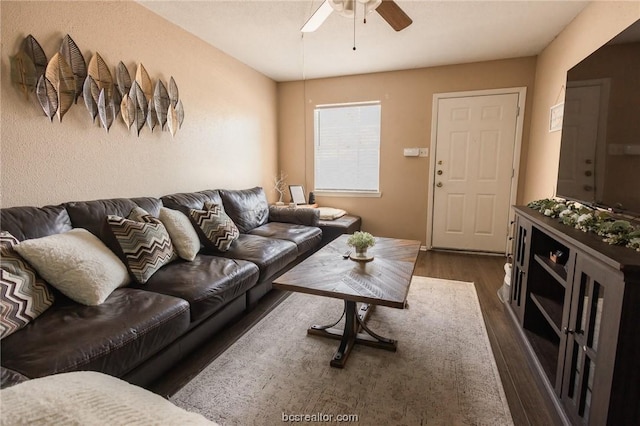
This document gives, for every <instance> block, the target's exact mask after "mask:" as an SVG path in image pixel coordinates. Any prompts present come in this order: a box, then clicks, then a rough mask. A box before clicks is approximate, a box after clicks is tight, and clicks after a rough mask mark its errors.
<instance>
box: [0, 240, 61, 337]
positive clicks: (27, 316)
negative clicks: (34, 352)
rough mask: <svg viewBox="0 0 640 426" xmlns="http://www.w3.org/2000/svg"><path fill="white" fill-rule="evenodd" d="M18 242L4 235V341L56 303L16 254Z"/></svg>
mask: <svg viewBox="0 0 640 426" xmlns="http://www.w3.org/2000/svg"><path fill="white" fill-rule="evenodd" d="M16 244H18V240H17V239H16V238H15V237H14V236H13V235H11V234H10V233H8V232H6V231H2V232H0V267H1V268H2V269H0V275H1V276H0V297H1V298H0V339H1V338H3V337H6V336H8V335H10V334H11V333H13V332H15V331H17V330H19V329H21V328H22V327H24V326H25V325H27V324H28V323H29V322H30V321H32V320H34V319H35V318H37V317H38V316H39V315H40V314H41V313H43V312H44V311H46V310H47V309H48V308H49V307H50V306H51V305H52V304H53V301H54V296H53V293H52V292H51V291H50V290H49V287H48V286H47V283H45V282H44V281H43V280H42V278H40V277H39V276H38V274H37V273H36V271H35V270H34V269H33V268H32V267H31V265H29V264H28V263H27V262H26V261H25V260H24V259H23V258H22V256H20V255H19V254H18V253H17V252H16V251H15V250H14V246H15V245H16Z"/></svg>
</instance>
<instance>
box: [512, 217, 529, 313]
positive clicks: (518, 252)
mask: <svg viewBox="0 0 640 426" xmlns="http://www.w3.org/2000/svg"><path fill="white" fill-rule="evenodd" d="M515 225H516V226H515V234H514V237H515V239H514V242H515V246H514V250H513V265H512V271H511V295H510V303H511V308H512V309H513V312H515V314H516V316H517V317H518V320H519V322H520V325H522V323H523V319H524V308H525V303H526V300H527V295H526V293H527V282H526V281H527V279H526V278H527V277H526V271H527V270H528V267H529V254H530V250H531V248H530V247H529V245H530V244H529V241H530V238H531V223H530V222H529V221H527V220H525V219H523V218H522V217H516V224H515Z"/></svg>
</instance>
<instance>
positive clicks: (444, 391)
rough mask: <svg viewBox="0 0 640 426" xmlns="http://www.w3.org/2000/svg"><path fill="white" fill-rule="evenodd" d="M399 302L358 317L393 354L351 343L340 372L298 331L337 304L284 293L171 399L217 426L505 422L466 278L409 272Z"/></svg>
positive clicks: (331, 316)
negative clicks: (405, 305)
mask: <svg viewBox="0 0 640 426" xmlns="http://www.w3.org/2000/svg"><path fill="white" fill-rule="evenodd" d="M408 301H409V309H405V310H400V309H392V308H387V307H380V306H377V307H376V308H375V310H374V311H373V313H372V314H371V315H370V316H369V320H368V323H367V324H368V325H369V326H370V328H371V329H372V330H373V331H375V332H378V333H379V334H381V335H383V336H386V337H392V338H395V339H397V340H398V351H397V352H395V353H393V352H388V351H384V350H381V349H375V348H370V347H365V346H359V345H356V346H355V348H354V349H353V350H352V352H351V354H350V356H349V359H348V362H347V365H346V367H345V368H344V369H342V370H341V369H336V368H332V367H330V366H329V361H330V359H331V358H332V357H333V353H334V352H335V350H336V349H337V347H338V343H339V342H338V341H337V340H331V339H326V338H322V337H316V336H307V334H306V329H307V327H308V326H309V325H311V324H327V323H331V322H332V320H333V321H335V320H336V319H337V318H338V317H339V316H340V314H341V312H342V309H343V302H342V301H341V300H338V299H330V298H326V297H321V296H313V295H305V294H299V293H295V294H292V295H291V296H290V297H288V298H287V299H286V300H284V301H283V302H282V303H281V304H280V305H279V306H277V307H276V308H275V309H274V310H273V311H272V312H270V313H269V314H268V315H267V316H266V317H265V318H264V319H263V320H262V321H260V323H258V324H257V325H256V326H255V327H253V328H252V329H251V330H249V331H248V332H247V333H246V334H245V335H244V336H242V337H241V338H240V339H239V340H238V341H237V342H236V343H234V344H233V345H232V346H231V347H230V348H229V349H228V350H227V351H226V352H224V353H223V354H222V355H221V356H219V357H218V358H217V359H216V360H214V361H213V362H212V363H211V364H210V365H209V366H207V367H206V368H205V369H204V371H202V372H201V373H200V374H199V375H198V376H196V377H195V378H194V379H193V380H192V381H191V382H189V383H188V384H187V385H186V386H185V387H184V388H182V389H181V390H180V391H179V392H178V393H176V394H175V395H174V396H173V397H172V398H171V400H172V401H173V402H174V403H175V404H176V405H178V406H180V407H183V408H186V409H188V410H191V411H195V412H198V413H200V414H202V415H204V416H205V417H207V418H209V419H211V420H214V421H216V422H218V423H220V424H222V425H276V424H281V423H282V421H283V419H285V418H288V419H289V420H291V416H292V415H309V416H310V417H309V419H311V420H314V419H315V420H329V419H331V420H332V423H335V422H336V420H338V416H339V415H345V414H346V415H356V416H357V419H358V423H359V424H361V425H510V424H513V423H512V420H511V414H510V411H509V406H508V404H507V400H506V398H505V395H504V390H503V388H502V384H501V382H500V377H499V375H498V370H497V367H496V364H495V360H494V358H493V354H492V352H491V347H490V344H489V339H488V337H487V332H486V329H485V325H484V320H483V318H482V313H481V312H480V305H479V304H478V297H477V295H476V291H475V287H474V285H473V283H466V282H460V281H449V280H440V279H435V278H425V277H414V278H413V282H412V284H411V288H410V291H409V296H408ZM313 416H315V417H313ZM294 419H296V418H295V417H294ZM297 419H298V420H302V417H298V418H297Z"/></svg>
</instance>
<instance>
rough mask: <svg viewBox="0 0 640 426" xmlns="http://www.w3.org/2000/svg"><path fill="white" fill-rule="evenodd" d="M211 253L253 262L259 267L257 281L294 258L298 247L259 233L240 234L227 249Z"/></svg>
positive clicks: (271, 275)
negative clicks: (222, 251)
mask: <svg viewBox="0 0 640 426" xmlns="http://www.w3.org/2000/svg"><path fill="white" fill-rule="evenodd" d="M212 254H215V255H216V256H223V257H226V258H229V259H242V260H248V261H249V262H252V263H255V264H256V265H257V266H258V268H259V269H260V278H259V280H258V281H264V280H266V279H268V278H271V277H273V275H275V274H276V272H278V271H280V270H281V269H282V268H284V267H285V266H287V265H288V264H289V263H291V262H293V261H294V260H296V258H297V256H298V247H297V246H296V244H295V243H292V242H291V241H286V240H278V239H275V238H266V237H262V236H260V235H251V234H240V236H239V237H238V239H237V240H236V241H234V243H233V244H232V245H231V247H230V248H229V250H227V251H225V252H224V253H219V252H215V253H212Z"/></svg>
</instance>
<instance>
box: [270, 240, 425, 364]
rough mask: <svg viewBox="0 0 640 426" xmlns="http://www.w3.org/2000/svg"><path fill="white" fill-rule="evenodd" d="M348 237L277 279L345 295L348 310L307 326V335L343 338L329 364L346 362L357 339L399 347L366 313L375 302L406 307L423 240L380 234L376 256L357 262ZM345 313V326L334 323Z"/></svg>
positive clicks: (285, 285) (292, 286) (278, 283)
mask: <svg viewBox="0 0 640 426" xmlns="http://www.w3.org/2000/svg"><path fill="white" fill-rule="evenodd" d="M348 237H349V236H348V235H342V236H340V237H338V238H337V239H336V240H334V241H333V242H331V243H330V244H328V245H326V246H325V247H323V248H322V249H320V250H319V251H317V252H316V253H314V254H312V255H311V256H310V257H309V258H308V259H306V260H304V261H303V262H302V263H300V264H299V265H296V266H295V267H294V268H293V269H291V270H290V271H288V272H286V273H285V274H283V275H282V276H280V277H279V278H277V279H276V280H275V281H274V282H273V286H274V287H275V288H278V289H282V290H289V291H296V292H300V293H308V294H316V295H319V296H326V297H333V298H337V299H342V300H344V305H345V306H344V311H343V313H342V316H341V317H340V318H339V319H338V320H337V321H336V322H334V323H332V324H329V325H312V326H311V327H310V328H309V329H308V330H307V333H308V334H313V335H317V336H324V337H329V338H332V339H338V340H340V346H339V347H338V350H337V351H336V353H335V355H334V356H333V359H332V360H331V363H330V364H331V366H332V367H338V368H342V367H344V365H345V363H346V362H347V358H348V356H349V353H350V352H351V349H352V348H353V346H354V345H355V344H356V343H357V344H362V345H367V346H372V347H375V348H381V349H386V350H389V351H394V352H395V350H396V348H397V342H396V341H395V340H393V339H389V338H386V337H382V336H379V335H378V334H376V333H374V332H373V331H371V330H370V329H369V328H368V327H367V325H366V317H367V315H368V314H369V313H370V312H371V310H372V308H373V307H374V306H375V305H382V306H388V307H391V308H397V309H404V308H405V307H406V305H407V293H408V292H409V285H410V284H411V277H412V276H413V270H414V268H415V265H416V259H417V258H418V252H419V251H420V242H419V241H413V240H398V239H392V238H376V245H375V246H374V247H372V248H370V249H369V254H372V255H373V256H374V258H373V260H372V261H369V262H360V261H354V260H351V259H349V258H348V257H347V258H345V254H346V252H347V251H350V250H349V249H350V247H348V246H347V238H348ZM358 303H361V306H360V307H359V308H358V305H357V304H358ZM342 317H345V325H344V329H342V330H341V329H337V328H334V327H335V326H336V325H337V324H338V323H339V322H340V320H341V319H342Z"/></svg>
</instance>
